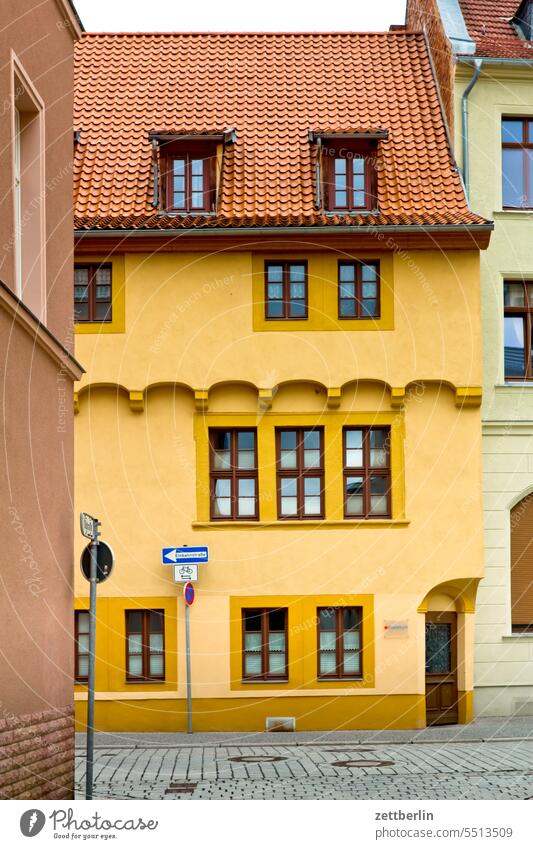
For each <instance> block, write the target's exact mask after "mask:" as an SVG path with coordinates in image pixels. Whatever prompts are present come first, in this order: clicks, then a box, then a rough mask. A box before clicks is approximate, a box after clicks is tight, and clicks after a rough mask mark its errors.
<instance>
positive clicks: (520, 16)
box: [513, 0, 533, 41]
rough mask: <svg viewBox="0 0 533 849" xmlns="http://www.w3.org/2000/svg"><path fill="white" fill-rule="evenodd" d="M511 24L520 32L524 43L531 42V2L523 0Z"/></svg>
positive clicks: (532, 28) (532, 2)
mask: <svg viewBox="0 0 533 849" xmlns="http://www.w3.org/2000/svg"><path fill="white" fill-rule="evenodd" d="M513 23H514V24H515V25H516V26H517V27H518V28H519V29H520V30H521V32H522V35H523V36H524V38H525V39H526V41H532V40H533V0H524V2H523V3H522V4H521V5H520V7H519V9H518V12H517V13H516V15H515V17H514V19H513Z"/></svg>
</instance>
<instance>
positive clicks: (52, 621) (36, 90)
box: [0, 0, 82, 799]
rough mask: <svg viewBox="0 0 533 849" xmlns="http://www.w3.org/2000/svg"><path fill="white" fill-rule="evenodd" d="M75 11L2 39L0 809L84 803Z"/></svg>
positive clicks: (48, 15)
mask: <svg viewBox="0 0 533 849" xmlns="http://www.w3.org/2000/svg"><path fill="white" fill-rule="evenodd" d="M80 29H81V25H80V22H79V19H78V17H77V15H76V13H75V11H74V8H73V7H72V6H71V5H70V4H69V3H68V2H66V0H44V2H39V3H37V2H36V0H3V2H2V26H1V29H0V104H1V107H0V108H1V115H2V117H1V120H0V198H1V206H0V210H1V212H0V386H1V387H2V388H1V393H0V403H1V405H2V414H1V424H0V428H1V430H0V446H1V451H0V493H1V496H0V539H1V540H2V547H1V554H0V614H1V615H0V798H1V799H28V798H29V799H69V798H72V797H73V780H74V774H73V771H74V757H73V756H74V724H73V697H72V676H73V638H72V580H73V575H72V567H73V508H72V491H73V430H72V384H73V381H74V380H75V379H78V378H79V377H80V376H81V374H82V369H81V367H80V366H79V365H78V364H77V362H76V361H75V360H74V359H73V356H72V348H73V335H72V310H73V301H72V243H73V234H72V166H71V159H72V145H73V138H72V73H73V72H72V53H73V47H74V42H75V40H76V39H77V38H78V36H79V35H80Z"/></svg>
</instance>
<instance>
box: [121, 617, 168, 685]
mask: <svg viewBox="0 0 533 849" xmlns="http://www.w3.org/2000/svg"><path fill="white" fill-rule="evenodd" d="M126 678H127V679H128V680H134V681H163V680H164V678H165V624H164V612H163V611H162V610H126Z"/></svg>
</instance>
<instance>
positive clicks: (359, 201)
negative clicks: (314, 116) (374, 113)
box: [309, 130, 388, 213]
mask: <svg viewBox="0 0 533 849" xmlns="http://www.w3.org/2000/svg"><path fill="white" fill-rule="evenodd" d="M387 138H388V132H387V131H386V130H376V131H372V132H361V133H353V134H352V133H340V134H338V135H322V134H319V133H316V132H314V131H313V130H309V141H310V142H311V144H314V145H316V175H315V176H316V206H317V209H320V208H323V209H325V210H327V211H329V212H348V213H354V212H370V211H371V210H376V209H377V208H378V198H377V170H376V163H377V155H378V144H379V142H380V140H385V139H387Z"/></svg>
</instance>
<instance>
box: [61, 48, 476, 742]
mask: <svg viewBox="0 0 533 849" xmlns="http://www.w3.org/2000/svg"><path fill="white" fill-rule="evenodd" d="M75 128H76V130H77V131H78V137H79V141H78V143H77V145H76V157H75V188H76V210H75V227H76V267H75V281H74V282H75V298H76V310H77V316H78V319H77V320H78V323H77V327H76V331H77V335H76V352H77V356H78V357H79V358H80V359H81V360H82V361H83V362H84V364H85V365H86V368H87V374H86V375H85V376H84V378H83V380H82V381H80V383H79V384H78V386H77V392H76V399H75V405H76V411H77V416H76V433H77V448H76V467H77V484H76V507H77V509H80V510H86V511H88V512H90V513H92V514H93V515H96V516H98V518H99V519H100V520H101V522H102V534H103V539H105V540H106V541H107V542H108V543H109V544H110V545H111V547H112V548H113V550H114V553H115V558H116V565H115V569H114V572H113V574H112V575H111V577H110V578H109V579H108V580H107V581H106V582H105V583H103V584H101V585H100V587H99V590H98V596H99V598H98V609H97V619H98V634H97V660H96V691H97V692H96V724H97V727H98V728H99V729H102V730H110V729H114V730H152V731H156V730H160V731H162V730H184V729H185V727H186V663H185V640H184V605H183V598H182V589H181V586H180V585H179V584H176V583H175V582H174V574H173V567H172V565H162V562H161V549H162V548H163V547H171V548H172V547H173V546H183V545H188V546H195V545H207V546H208V547H209V562H208V564H203V565H201V566H200V567H199V580H198V581H197V583H196V601H195V603H194V605H193V607H192V609H191V645H192V696H193V710H194V728H195V729H197V730H252V729H253V730H262V729H264V728H265V727H272V726H276V725H279V724H282V725H284V726H285V727H295V728H296V729H298V730H305V729H334V728H336V729H342V728H346V729H348V728H384V727H391V728H421V727H424V726H425V725H426V724H427V723H432V722H436V723H450V722H456V721H459V722H468V721H469V720H470V718H471V716H472V636H473V614H474V611H475V605H476V590H477V585H478V583H479V580H480V578H481V577H482V574H483V538H482V494H481V429H480V404H481V327H480V291H479V262H480V250H483V249H484V248H486V247H487V245H488V242H489V237H490V231H491V225H490V224H489V223H488V222H487V221H486V220H485V219H484V218H482V217H480V216H478V215H476V214H475V213H473V212H472V211H471V210H470V209H469V207H468V204H467V202H466V200H465V196H464V191H463V187H462V183H461V179H460V177H459V174H458V171H457V168H456V165H455V162H454V159H453V156H452V153H451V148H450V142H449V138H448V136H447V131H446V126H445V122H444V120H443V113H442V108H441V103H440V101H439V98H438V94H437V87H436V84H435V79H434V74H433V69H432V65H431V62H430V59H429V56H428V52H427V47H426V42H425V39H424V37H423V36H422V35H421V34H416V33H414V34H407V33H405V32H392V33H381V34H374V33H365V34H353V33H343V34H335V33H328V34H320V33H294V34H281V33H278V34H268V33H267V34H265V33H263V34H232V33H224V34H216V33H212V34H163V33H160V34H158V33H152V34H129V35H128V34H102V35H99V34H87V35H84V36H83V37H82V39H81V40H80V43H79V45H78V47H77V50H76V102H75ZM82 544H83V543H82V540H81V538H80V539H79V540H78V545H79V550H80V551H81V546H82ZM78 554H79V551H78ZM87 592H88V585H87V583H86V582H85V581H84V580H83V578H82V577H81V575H80V576H79V583H78V589H77V601H76V628H77V636H78V647H77V655H76V674H77V679H78V685H77V692H76V715H77V721H78V727H79V728H80V729H81V728H83V727H84V723H85V718H86V683H85V682H86V675H87V662H88V655H87V606H88V598H87Z"/></svg>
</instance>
